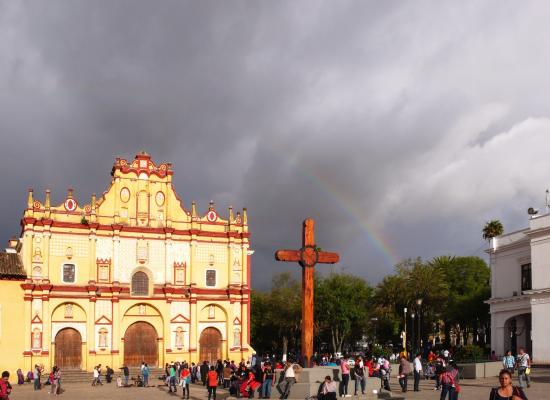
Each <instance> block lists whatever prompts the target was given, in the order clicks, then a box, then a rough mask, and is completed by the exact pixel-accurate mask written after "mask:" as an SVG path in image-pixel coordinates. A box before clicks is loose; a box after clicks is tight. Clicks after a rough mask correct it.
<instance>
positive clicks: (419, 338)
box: [416, 299, 422, 349]
mask: <svg viewBox="0 0 550 400" xmlns="http://www.w3.org/2000/svg"><path fill="white" fill-rule="evenodd" d="M416 305H417V306H418V343H419V346H418V348H419V349H420V348H422V331H421V329H420V326H421V325H420V324H421V320H420V312H421V311H422V299H417V300H416Z"/></svg>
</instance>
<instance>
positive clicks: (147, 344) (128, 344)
mask: <svg viewBox="0 0 550 400" xmlns="http://www.w3.org/2000/svg"><path fill="white" fill-rule="evenodd" d="M158 355H159V353H158V345H157V331H156V330H155V328H153V326H152V325H151V324H148V323H147V322H135V323H133V324H132V325H130V326H129V327H128V329H126V333H125V334H124V363H125V364H126V365H127V366H129V367H137V366H140V365H141V363H142V362H143V361H144V362H146V363H147V364H148V365H149V367H151V366H157V365H158Z"/></svg>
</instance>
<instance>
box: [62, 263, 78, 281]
mask: <svg viewBox="0 0 550 400" xmlns="http://www.w3.org/2000/svg"><path fill="white" fill-rule="evenodd" d="M64 265H74V281H73V282H65V279H64V274H63V266H64ZM77 271H78V268H77V266H76V263H75V262H63V263H61V283H63V284H65V285H72V284H75V283H76V282H77V281H78V274H77Z"/></svg>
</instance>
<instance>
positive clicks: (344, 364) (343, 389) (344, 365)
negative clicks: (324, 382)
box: [340, 356, 350, 397]
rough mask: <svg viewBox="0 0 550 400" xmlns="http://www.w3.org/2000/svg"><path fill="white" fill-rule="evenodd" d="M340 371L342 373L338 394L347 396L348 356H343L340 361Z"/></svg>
mask: <svg viewBox="0 0 550 400" xmlns="http://www.w3.org/2000/svg"><path fill="white" fill-rule="evenodd" d="M340 372H341V373H342V382H341V383H340V396H341V397H349V396H348V384H349V372H350V371H349V363H348V356H344V358H342V360H341V362H340Z"/></svg>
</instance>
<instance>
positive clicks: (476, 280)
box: [429, 256, 491, 342]
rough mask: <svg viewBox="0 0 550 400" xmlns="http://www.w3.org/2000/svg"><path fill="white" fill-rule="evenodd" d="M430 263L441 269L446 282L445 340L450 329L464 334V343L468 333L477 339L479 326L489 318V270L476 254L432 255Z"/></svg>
mask: <svg viewBox="0 0 550 400" xmlns="http://www.w3.org/2000/svg"><path fill="white" fill-rule="evenodd" d="M429 264H430V265H432V266H434V267H435V268H438V269H440V270H441V271H442V272H443V274H444V276H445V281H446V282H447V283H448V285H449V291H448V292H449V294H448V300H447V307H446V309H445V312H444V314H443V319H444V322H445V337H446V340H447V341H448V338H449V333H450V328H451V327H452V328H454V329H455V331H457V332H458V333H459V334H460V335H463V337H464V339H465V340H464V342H466V340H467V337H468V335H469V334H472V335H473V337H474V341H476V336H477V335H476V333H477V330H478V328H479V326H483V325H487V324H488V321H489V305H487V304H485V300H487V299H488V298H489V297H490V295H491V289H490V286H489V279H490V269H489V267H488V266H487V264H486V263H485V261H484V260H482V259H481V258H479V257H451V256H441V257H435V258H434V259H432V260H431V261H430V262H429Z"/></svg>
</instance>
